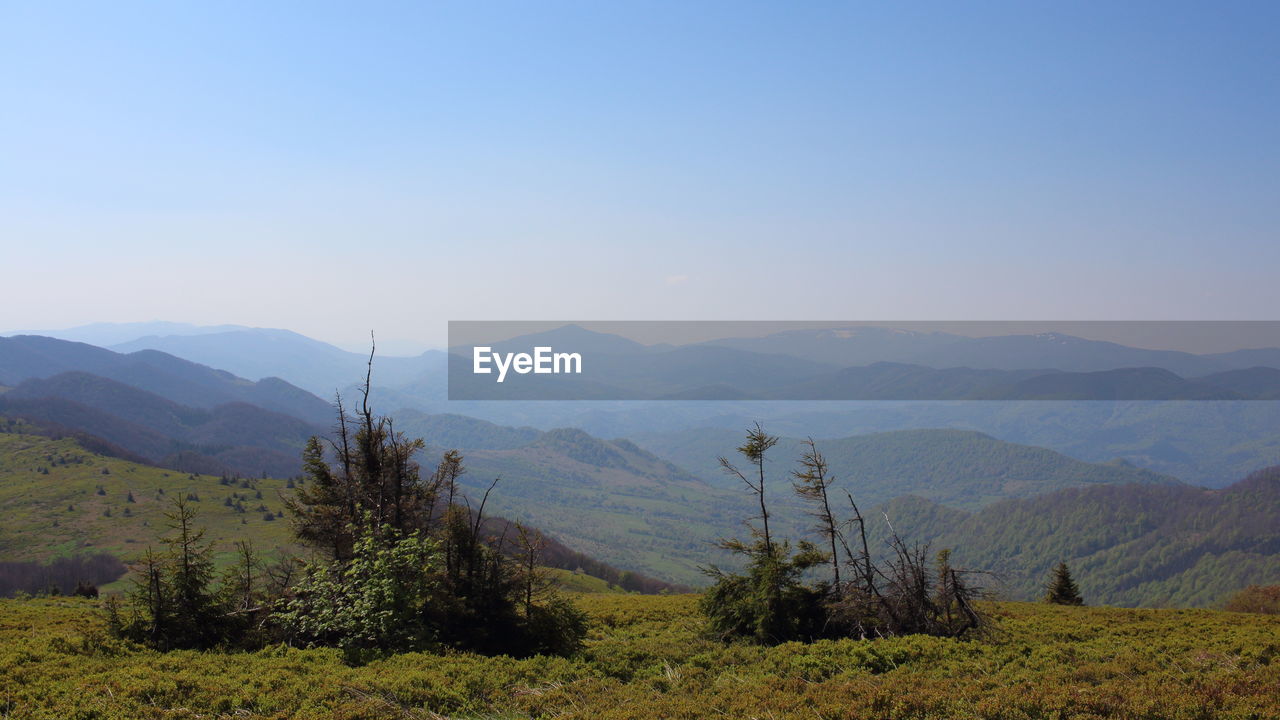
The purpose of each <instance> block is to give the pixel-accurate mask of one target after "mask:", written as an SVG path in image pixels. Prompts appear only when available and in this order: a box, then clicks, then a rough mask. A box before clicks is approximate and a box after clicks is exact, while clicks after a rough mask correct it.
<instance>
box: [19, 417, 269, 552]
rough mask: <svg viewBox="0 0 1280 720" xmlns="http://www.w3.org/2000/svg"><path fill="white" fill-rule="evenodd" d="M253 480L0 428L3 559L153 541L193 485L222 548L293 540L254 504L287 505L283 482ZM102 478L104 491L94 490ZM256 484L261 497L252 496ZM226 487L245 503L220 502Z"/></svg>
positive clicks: (136, 548)
mask: <svg viewBox="0 0 1280 720" xmlns="http://www.w3.org/2000/svg"><path fill="white" fill-rule="evenodd" d="M38 468H47V469H48V471H49V473H48V474H47V475H46V474H43V473H40V472H37V469H38ZM104 469H105V470H106V471H107V474H103V470H104ZM252 482H253V485H254V488H256V489H245V488H241V487H239V486H235V487H227V486H224V485H221V484H219V478H216V477H211V476H207V475H195V476H193V475H187V474H185V473H179V472H176V471H172V470H162V469H159V468H153V467H148V466H145V465H137V464H135V463H131V462H127V461H124V460H118V459H115V458H108V457H103V456H100V455H94V454H92V453H89V452H88V451H86V450H84V449H83V448H81V447H80V446H79V445H77V444H76V443H75V442H74V441H73V440H70V439H63V440H50V439H48V438H44V437H37V436H32V435H16V434H0V513H3V516H4V523H3V525H0V560H47V559H49V558H52V557H57V556H60V555H66V554H70V553H75V552H108V553H111V554H113V555H117V556H119V557H121V558H124V559H126V560H128V559H130V558H131V557H134V556H136V555H138V554H139V553H141V552H142V551H143V550H144V549H145V548H146V546H147V545H148V544H156V542H157V541H156V539H157V538H158V537H160V536H161V535H163V534H164V533H165V517H164V514H165V512H167V511H168V510H170V509H171V507H172V502H173V500H174V499H175V498H177V497H185V496H186V494H187V493H191V492H194V493H195V494H196V495H197V496H198V497H199V498H200V502H198V503H193V507H195V509H196V511H197V512H198V513H199V514H198V516H197V522H198V523H199V524H200V525H201V526H203V527H204V528H205V529H206V532H207V535H206V537H207V539H209V540H212V541H214V543H215V550H216V551H218V552H219V553H224V554H225V553H229V551H230V550H231V549H232V546H233V543H234V542H235V541H237V540H242V539H252V540H253V542H254V544H255V545H256V546H257V547H258V548H259V550H261V551H264V552H272V551H274V550H275V549H277V548H285V547H287V546H289V523H288V521H287V520H285V519H283V518H281V519H277V520H274V521H266V520H264V519H263V516H264V513H263V512H262V511H260V510H258V507H259V506H260V505H263V504H265V505H266V507H267V508H268V509H269V510H270V511H271V512H273V513H279V512H280V511H281V510H283V502H282V500H281V497H282V494H283V493H285V492H287V490H286V489H285V481H284V480H276V479H265V480H254V481H252ZM99 487H101V488H102V490H103V491H104V492H105V494H103V495H99V494H98V488H99ZM161 490H163V491H164V493H163V494H160V491H161ZM258 491H261V493H262V499H261V500H259V499H256V497H255V495H256V493H257V492H258ZM131 492H132V494H133V498H134V502H132V503H130V502H128V496H129V494H130V493H131ZM232 493H238V494H240V495H242V496H244V497H245V498H246V499H245V500H243V501H242V502H243V505H244V506H245V507H246V508H247V511H246V512H244V513H240V512H237V511H236V510H235V509H233V508H229V507H226V506H225V505H223V500H224V498H226V497H227V496H228V495H231V494H232ZM108 511H109V512H110V516H108V515H107V514H106V513H107V512H108ZM126 512H127V513H128V514H126Z"/></svg>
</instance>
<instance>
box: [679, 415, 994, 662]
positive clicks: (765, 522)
mask: <svg viewBox="0 0 1280 720" xmlns="http://www.w3.org/2000/svg"><path fill="white" fill-rule="evenodd" d="M777 442H778V439H777V438H775V437H773V436H770V435H767V434H765V433H764V431H763V430H761V428H760V426H759V425H758V424H757V425H756V426H755V427H754V428H752V429H751V430H749V431H748V432H747V442H746V443H745V444H744V445H742V446H741V447H739V448H738V452H739V453H741V454H742V456H743V457H745V458H746V459H747V460H748V461H749V462H750V463H751V464H752V466H753V467H754V468H755V471H754V472H753V473H749V474H748V473H743V472H741V471H740V470H738V468H737V467H735V466H734V465H733V464H732V463H730V462H729V461H728V459H726V458H720V465H721V467H722V468H724V470H725V471H726V472H727V473H728V474H730V475H732V476H735V477H737V478H738V479H739V480H741V481H742V482H743V483H744V484H745V485H746V486H747V488H748V489H749V490H750V491H751V493H752V494H753V495H755V497H756V501H757V502H758V504H759V508H760V514H759V515H757V516H755V517H756V519H759V520H760V521H761V522H760V525H758V526H757V525H753V524H751V523H750V522H748V523H747V525H748V527H749V528H750V529H751V533H752V536H753V537H754V540H753V541H752V542H750V543H747V542H743V541H741V540H722V541H721V543H720V545H721V547H723V548H724V549H726V550H729V551H731V552H733V553H736V554H738V555H741V556H744V557H745V558H746V571H745V573H744V574H730V573H725V572H723V571H721V570H720V569H718V568H716V567H715V566H711V567H710V568H709V569H708V570H707V572H708V574H709V575H711V576H712V577H713V578H714V580H715V584H714V585H713V586H712V587H711V589H709V590H708V591H707V593H706V595H705V596H704V598H703V601H702V610H703V612H704V613H705V614H706V615H707V618H708V621H709V624H710V627H711V629H712V631H714V632H715V633H716V634H717V635H719V637H720V638H721V639H724V640H728V639H731V638H735V637H745V638H750V639H752V640H755V641H756V642H760V643H766V644H777V643H781V642H787V641H792V640H803V641H813V640H816V639H818V638H820V637H848V636H858V637H870V636H886V635H901V634H911V633H925V634H929V635H937V636H945V637H955V636H960V635H963V634H965V633H967V632H970V631H980V630H983V629H985V626H986V625H987V619H986V618H985V617H984V615H983V614H982V613H981V612H980V611H979V610H978V609H977V608H976V601H977V599H978V598H979V597H980V596H981V595H982V592H981V591H980V590H979V589H977V588H975V587H973V586H972V585H971V584H970V583H969V582H968V581H967V580H966V579H965V578H964V575H965V573H962V572H961V571H958V570H956V569H955V568H953V567H952V566H951V563H950V552H949V551H945V550H944V551H943V552H941V553H939V554H938V558H937V564H936V566H935V567H933V568H930V567H929V566H928V563H927V560H926V556H925V553H926V549H927V548H926V547H921V546H915V547H909V546H908V545H907V544H906V543H904V542H903V541H902V540H901V539H900V538H899V537H898V536H897V535H896V534H894V535H893V536H892V537H891V539H890V547H891V548H892V553H891V555H890V557H889V558H888V559H886V560H885V561H884V562H882V563H881V564H880V565H879V566H877V565H875V564H874V563H873V562H872V558H871V555H870V553H869V552H868V550H867V544H866V534H865V528H864V523H863V519H862V515H861V514H860V513H859V511H858V506H857V504H856V503H854V502H853V497H852V495H849V494H848V493H847V492H846V496H847V497H848V499H849V504H850V506H851V509H852V512H853V518H852V520H850V521H847V522H846V521H841V520H840V519H838V518H837V517H836V516H835V514H834V511H833V510H832V506H831V502H830V499H831V493H830V491H831V488H832V484H833V478H832V477H831V476H830V475H829V474H828V472H827V468H828V466H827V463H826V459H825V458H824V457H823V455H822V453H820V452H818V449H817V446H816V444H815V443H814V442H813V441H812V440H810V441H809V442H808V443H807V445H808V450H807V451H806V452H805V453H804V455H803V456H802V458H801V460H800V469H799V470H797V471H795V472H793V473H792V475H793V477H794V478H795V482H794V483H793V485H792V489H793V490H794V491H795V493H796V494H797V495H799V496H800V497H801V498H802V499H803V500H805V501H807V502H808V503H809V504H810V506H811V507H812V508H814V509H813V510H812V511H811V514H812V515H813V517H815V518H816V519H817V520H818V528H817V529H818V532H819V534H820V535H822V536H825V538H826V539H827V540H828V541H829V543H830V547H831V551H830V552H824V551H823V550H820V549H819V548H818V547H817V546H816V545H814V544H813V543H811V542H808V541H805V540H801V541H800V542H799V544H798V548H797V551H796V552H795V553H794V554H793V553H792V551H791V549H790V544H789V542H787V541H786V540H782V541H777V540H773V539H772V538H771V535H770V532H769V516H770V514H769V509H768V501H767V492H766V490H767V482H766V480H767V474H766V472H765V463H766V457H765V455H766V453H767V452H768V450H769V449H770V448H772V447H773V446H774V445H776V444H777ZM855 524H856V526H857V528H858V539H859V541H860V546H855V547H859V548H860V549H859V550H858V551H855V550H854V549H853V547H851V546H850V542H849V538H848V537H846V528H849V527H852V526H853V525H855ZM841 551H843V552H841ZM841 555H843V558H842V557H841ZM842 561H843V563H842ZM828 563H829V564H830V565H831V580H830V582H823V583H816V584H806V583H805V582H804V580H805V574H806V573H807V572H808V571H809V570H811V569H813V568H815V567H817V566H818V565H826V564H828ZM842 564H843V565H844V570H845V577H846V580H845V581H843V582H842V581H841V566H842Z"/></svg>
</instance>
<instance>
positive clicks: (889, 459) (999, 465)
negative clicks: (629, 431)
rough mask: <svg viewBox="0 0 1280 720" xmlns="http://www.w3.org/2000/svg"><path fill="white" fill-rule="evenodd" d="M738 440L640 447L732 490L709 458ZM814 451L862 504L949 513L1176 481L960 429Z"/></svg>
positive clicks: (786, 453)
mask: <svg viewBox="0 0 1280 720" xmlns="http://www.w3.org/2000/svg"><path fill="white" fill-rule="evenodd" d="M740 435H741V433H740V432H738V431H730V430H700V431H689V432H682V433H663V434H651V435H644V436H641V438H640V440H639V442H640V444H641V445H642V446H643V447H645V448H647V449H648V450H649V451H650V452H653V453H655V454H657V455H659V456H661V457H664V458H667V459H668V460H671V461H672V462H674V463H676V464H677V465H680V466H681V467H685V468H689V469H690V470H691V471H693V472H696V473H697V474H698V475H699V477H702V478H704V479H706V480H707V481H708V482H711V483H715V484H720V485H721V486H723V487H733V485H734V483H733V482H731V481H730V479H727V478H725V477H724V474H723V473H722V472H720V470H719V468H718V466H717V465H716V461H715V458H716V457H717V456H718V455H725V454H729V453H731V452H732V450H733V448H734V447H736V446H737V445H738V444H739V438H740ZM819 446H820V449H821V450H822V452H823V454H824V455H825V456H826V457H827V461H828V462H829V463H830V464H831V471H832V473H833V474H834V475H835V476H836V477H838V478H839V479H840V480H841V482H842V483H843V484H844V485H845V486H846V487H848V488H849V490H850V491H851V492H853V493H854V494H855V495H856V497H857V498H858V499H859V502H862V503H865V504H868V505H870V504H875V503H882V502H887V501H889V500H892V499H894V498H896V497H900V496H903V495H918V496H920V497H924V498H928V499H930V500H932V501H934V502H938V503H941V504H944V505H947V506H950V507H957V508H979V507H982V506H983V505H987V504H990V503H992V502H995V501H997V500H1002V499H1007V498H1025V497H1032V496H1034V495H1038V494H1042V493H1046V492H1052V491H1054V490H1060V489H1062V488H1067V487H1075V486H1080V485H1094V484H1123V483H1151V484H1176V483H1177V482H1178V480H1177V479H1176V478H1172V477H1169V476H1166V475H1161V474H1159V473H1154V472H1151V471H1149V470H1144V469H1141V468H1138V467H1134V466H1132V465H1129V464H1126V463H1123V462H1113V463H1086V462H1082V461H1080V460H1075V459H1073V458H1070V457H1067V456H1065V455H1062V454H1060V453H1056V452H1054V451H1052V450H1047V449H1045V448H1039V447H1031V446H1027V445H1018V444H1015V443H1008V442H1003V441H1001V440H997V439H996V438H993V437H991V436H989V435H985V434H983V433H979V432H972V431H965V430H900V431H894V432H887V433H875V434H870V435H859V436H854V437H847V438H839V439H834V440H821V441H820V442H819ZM800 454H801V442H800V441H799V440H797V439H794V438H784V439H783V440H782V441H781V442H780V444H779V446H778V447H777V448H776V449H775V450H774V462H775V464H776V465H777V466H778V467H779V468H780V469H781V468H787V467H791V466H793V465H794V464H795V461H796V459H798V458H799V457H800Z"/></svg>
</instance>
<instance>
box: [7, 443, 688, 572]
mask: <svg viewBox="0 0 1280 720" xmlns="http://www.w3.org/2000/svg"><path fill="white" fill-rule="evenodd" d="M24 429H25V428H23V427H22V426H21V425H11V424H10V423H8V422H4V423H0V512H3V513H4V517H5V522H4V523H3V524H2V525H0V563H2V562H5V561H10V562H12V561H25V562H31V561H45V562H47V561H51V560H55V559H57V558H67V557H72V556H86V555H93V554H99V553H106V554H109V555H111V556H114V557H117V558H121V559H124V560H126V561H131V560H133V559H135V558H136V557H137V556H138V555H139V554H140V553H141V552H142V551H143V550H144V549H145V548H146V547H147V546H148V545H156V544H158V538H159V537H160V536H162V535H163V534H164V533H165V532H166V530H165V517H164V515H165V513H166V512H167V511H168V510H169V509H170V508H171V503H172V500H173V499H174V498H175V497H185V498H187V499H188V500H189V501H191V502H192V504H193V506H194V507H195V508H196V510H197V512H198V516H197V522H198V524H199V525H200V526H201V527H203V528H204V529H205V531H206V537H207V539H208V540H210V541H212V542H213V543H214V549H215V559H216V560H217V561H218V562H219V563H223V562H226V561H228V560H229V559H230V558H231V556H232V553H233V550H234V543H235V542H236V541H238V540H245V539H248V540H252V541H253V543H254V544H255V545H256V547H257V548H258V550H259V551H260V552H262V553H264V554H265V555H266V556H268V557H271V556H276V555H279V554H280V553H283V552H287V553H291V554H302V555H303V556H304V557H305V555H306V551H305V550H304V549H302V548H299V547H297V546H296V545H294V544H293V542H292V536H291V534H290V531H289V522H288V519H287V517H286V516H285V515H284V514H283V511H284V500H285V498H287V497H288V496H289V495H290V494H291V493H292V489H291V485H292V484H293V483H292V481H287V480H278V479H274V478H262V479H243V480H238V481H236V480H231V481H228V480H227V479H225V478H221V477H214V476H210V475H198V474H189V473H178V472H174V471H170V470H164V469H162V468H155V467H150V466H146V465H139V464H137V463H132V462H129V461H126V460H121V459H119V458H111V457H105V456H102V455H98V454H95V453H93V452H90V451H88V450H86V449H85V448H84V447H83V446H81V445H80V444H78V443H77V442H75V441H74V440H72V439H69V438H64V439H57V440H55V439H51V438H47V437H40V436H35V435H30V434H26V433H25V432H21V431H22V430H24ZM486 515H489V513H486ZM506 522H507V521H506V520H503V519H502V518H501V517H499V516H496V515H490V516H489V526H490V527H491V528H492V530H491V534H493V535H495V536H499V535H502V532H501V528H502V526H503V525H504V524H505V523H506ZM543 559H544V562H545V563H546V564H547V565H548V566H550V567H553V568H558V569H562V570H565V571H568V576H567V577H564V580H565V582H566V583H568V584H574V585H577V586H583V587H588V586H589V587H591V588H593V589H595V590H606V589H608V588H610V587H615V588H616V587H621V588H624V589H629V590H639V591H644V592H657V591H660V590H664V589H666V590H675V591H679V590H682V589H683V588H681V587H679V586H673V585H671V584H669V583H665V582H662V581H660V580H657V579H654V578H651V577H647V576H645V575H644V574H641V573H637V572H633V571H626V570H620V569H618V568H616V567H614V566H612V565H610V564H608V563H605V562H601V561H600V560H598V559H596V558H594V557H592V556H590V555H588V554H585V553H582V552H579V551H576V550H574V549H571V548H569V547H568V546H566V545H565V544H563V543H562V542H560V541H559V540H558V538H557V537H556V536H555V535H554V534H553V535H551V536H549V537H548V546H547V547H546V549H545V550H544V558H543ZM581 575H586V576H589V577H590V578H594V580H590V579H575V578H577V577H580V576H581Z"/></svg>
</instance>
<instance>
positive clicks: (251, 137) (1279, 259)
mask: <svg viewBox="0 0 1280 720" xmlns="http://www.w3.org/2000/svg"><path fill="white" fill-rule="evenodd" d="M1277 47H1280V3H1274V2H1255V3H1246V2H1223V3H1211V2H1199V3H1179V2H1167V1H1166V2H1155V3H1140V2H1119V3H1117V2H1095V3H1089V2H1057V3H1041V2H1025V1H1023V2H1011V3H1007V4H1004V3H1000V4H996V3H954V2H947V3H938V4H928V3H874V4H871V3H866V4H863V3H832V4H827V3H819V2H804V3H768V4H764V3H750V2H741V1H737V2H724V3H717V2H706V1H702V0H700V1H699V2H693V3H676V2H668V3H648V2H646V3H621V2H603V3H602V2H582V3H569V4H566V3H556V2H545V1H539V2H514V3H509V4H508V3H493V2H457V3H428V2H412V3H404V4H391V3H373V2H370V3H343V4H324V3H316V2H306V3H296V4H288V3H283V2H273V3H260V2H246V3H233V2H209V3H194V2H189V3H164V2H155V3H149V4H133V3H123V2H111V3H102V2H94V3H85V4H75V3H62V2H29V3H4V4H2V5H0V67H3V68H4V71H3V72H0V97H2V98H3V106H2V107H3V112H0V273H2V275H0V277H3V288H4V297H5V301H4V302H3V303H0V330H9V329H21V328H49V327H59V326H69V325H77V324H82V323H87V322H92V321H134V320H152V319H164V320H178V321H187V322H196V323H210V324H213V323H239V324H245V325H256V326H268V327H287V328H291V329H294V330H298V331H300V332H304V333H306V334H308V335H312V336H315V337H319V338H321V339H325V340H330V341H334V342H339V343H343V344H351V343H356V344H358V343H359V342H360V341H361V339H362V338H363V337H365V335H366V333H367V331H368V329H369V328H370V327H374V328H377V329H378V331H379V333H380V334H381V335H383V336H384V337H389V338H402V339H417V340H425V341H428V342H436V341H440V340H442V339H443V331H444V323H445V321H446V320H449V319H497V320H502V319H529V320H534V319H549V318H554V319H561V318H565V319H568V318H577V319H842V318H854V319H872V318H881V319H935V320H949V319H1031V318H1035V319H1041V318H1059V319H1274V318H1275V317H1276V308H1277V307H1280V283H1277V282H1276V279H1275V278H1276V271H1277V269H1280V237H1278V235H1280V233H1278V232H1277V231H1278V230H1280V90H1278V88H1280V52H1277V49H1276V48H1277Z"/></svg>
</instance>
